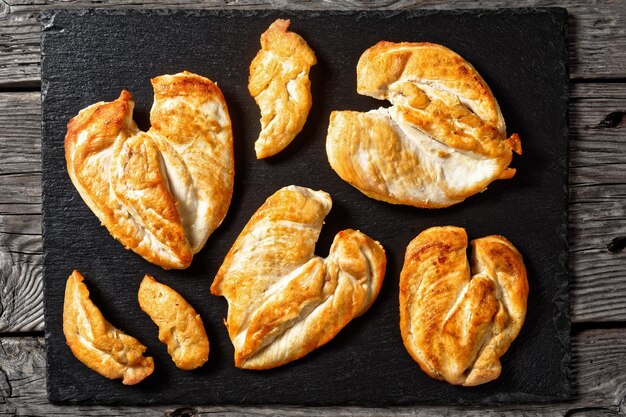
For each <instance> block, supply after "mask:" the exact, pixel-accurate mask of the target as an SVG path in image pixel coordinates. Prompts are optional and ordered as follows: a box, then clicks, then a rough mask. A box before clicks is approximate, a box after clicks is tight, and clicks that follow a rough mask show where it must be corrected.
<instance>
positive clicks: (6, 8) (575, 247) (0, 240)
mask: <svg viewBox="0 0 626 417" xmlns="http://www.w3.org/2000/svg"><path fill="white" fill-rule="evenodd" d="M521 6H561V7H566V8H567V9H568V11H569V13H570V66H571V68H570V70H571V79H572V99H571V105H570V129H571V139H570V228H569V230H570V237H569V240H570V271H571V278H570V279H571V287H570V288H571V316H572V321H573V323H574V326H573V335H572V351H573V360H572V362H573V363H572V373H573V381H574V397H573V398H572V400H571V401H569V402H566V403H561V404H549V405H531V406H512V405H511V406H500V407H491V408H490V409H488V410H487V409H485V408H472V407H462V408H461V407H452V408H450V407H411V408H406V407H405V408H396V409H367V408H318V409H303V408H298V407H283V408H280V407H279V408H277V407H272V408H268V407H253V408H245V409H242V408H237V407H190V406H185V405H181V406H171V407H150V408H128V407H120V408H111V407H78V406H64V407H61V406H52V405H50V404H48V402H47V400H46V395H45V376H44V371H45V356H44V351H43V343H44V341H43V338H42V337H40V336H41V334H42V333H41V332H42V330H43V294H42V289H41V288H42V285H41V284H42V276H41V261H42V259H41V258H42V255H41V219H40V214H41V197H40V191H41V187H40V181H41V170H40V160H41V152H40V144H41V138H40V130H39V121H40V115H39V113H40V104H39V86H40V77H39V61H40V57H39V34H40V29H39V23H38V14H39V12H40V11H41V10H45V9H51V8H85V7H131V8H216V7H217V8H224V7H233V8H235V7H238V8H269V7H286V8H292V9H325V8H332V9H349V8H363V7H368V8H373V7H380V8H393V9H401V8H408V7H424V8H475V7H521ZM540 212H541V203H540V202H538V208H537V214H538V215H540ZM624 246H626V1H624V0H590V1H585V0H567V1H560V2H558V1H557V2H554V1H539V0H524V1H516V0H498V1H472V0H453V1H447V2H445V3H444V2H439V1H433V0H424V1H397V0H396V1H393V0H377V1H357V0H344V1H339V0H331V1H328V0H327V1H321V0H318V1H313V0H300V1H287V0H268V1H258V0H256V1H246V0H243V1H236V0H226V1H200V2H194V1H190V0H189V1H177V2H168V1H131V0H117V1H111V2H102V1H97V0H94V1H84V0H80V1H63V2H53V1H41V0H0V415H20V416H22V415H33V416H53V415H64V416H65V415H76V416H104V415H136V416H140V415H142V416H143V415H145V416H155V415H156V416H192V415H194V416H198V415H202V416H206V415H225V416H241V415H258V416H270V415H271V416H274V415H284V416H313V415H320V416H335V415H339V416H347V415H356V416H374V415H393V416H431V415H442V416H443V415H446V416H448V415H459V414H461V415H468V416H482V415H488V416H495V415H506V416H519V415H554V416H557V415H558V416H565V415H566V416H609V415H611V416H614V415H626V401H625V400H626V250H624V249H623V248H624Z"/></svg>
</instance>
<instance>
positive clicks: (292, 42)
mask: <svg viewBox="0 0 626 417" xmlns="http://www.w3.org/2000/svg"><path fill="white" fill-rule="evenodd" d="M289 24H290V21H289V20H283V19H278V20H276V21H275V22H274V23H272V24H271V26H270V27H269V29H267V30H266V31H265V33H263V35H261V50H260V51H259V52H258V53H257V55H256V57H255V58H254V60H253V61H252V63H251V64H250V78H249V80H248V90H249V91H250V94H251V95H252V97H254V100H255V101H256V103H257V105H258V106H259V108H260V110H261V133H260V134H259V138H258V139H257V141H256V142H255V144H254V150H255V152H256V157H257V159H262V158H267V157H270V156H273V155H276V154H277V153H278V152H280V151H282V150H283V149H285V147H287V145H289V144H290V143H291V141H292V140H293V139H294V138H295V137H296V135H297V134H298V133H300V131H301V130H302V128H303V127H304V123H305V122H306V118H307V116H308V115H309V110H310V109H311V82H310V80H309V71H310V69H311V67H312V66H313V65H315V64H316V63H317V61H316V59H315V54H314V52H313V50H312V49H311V48H310V47H309V45H308V44H307V43H306V41H305V40H304V39H302V37H301V36H300V35H298V34H297V33H294V32H289V31H288V30H287V29H288V28H289Z"/></svg>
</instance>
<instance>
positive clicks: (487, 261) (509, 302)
mask: <svg viewBox="0 0 626 417" xmlns="http://www.w3.org/2000/svg"><path fill="white" fill-rule="evenodd" d="M471 245H472V259H471V263H470V262H468V260H467V255H466V250H467V234H466V233H465V230H464V229H462V228H460V227H453V226H445V227H433V228H430V229H427V230H425V231H423V232H422V233H420V234H419V235H418V236H417V237H416V238H415V239H413V241H412V242H411V243H410V244H409V246H408V247H407V250H406V256H405V258H404V267H403V268H402V272H401V274H400V330H401V332H402V339H403V340H404V346H405V347H406V349H407V351H408V352H409V353H410V354H411V356H412V357H413V359H414V360H415V361H416V362H417V363H418V364H419V366H420V368H422V370H423V371H424V372H426V373H427V374H428V375H430V376H431V377H433V378H436V379H440V380H445V381H448V382H449V383H451V384H455V385H465V386H473V385H479V384H484V383H485V382H489V381H491V380H494V379H496V378H498V377H499V376H500V372H501V370H502V366H501V364H500V357H501V356H502V355H504V353H505V352H506V351H507V350H508V348H509V346H510V345H511V342H513V340H514V339H515V338H516V337H517V335H518V334H519V332H520V329H521V328H522V324H524V318H525V317H526V300H527V298H528V281H527V278H526V268H525V267H524V262H523V260H522V256H521V255H520V253H519V252H518V251H517V249H515V247H514V246H513V244H511V242H509V241H508V240H507V239H505V238H504V237H502V236H487V237H484V238H481V239H476V240H474V241H472V244H471Z"/></svg>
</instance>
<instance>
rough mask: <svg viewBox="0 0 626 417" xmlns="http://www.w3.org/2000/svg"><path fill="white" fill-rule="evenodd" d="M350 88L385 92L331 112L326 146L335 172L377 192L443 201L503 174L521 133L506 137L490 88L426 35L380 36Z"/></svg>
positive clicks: (429, 204)
mask: <svg viewBox="0 0 626 417" xmlns="http://www.w3.org/2000/svg"><path fill="white" fill-rule="evenodd" d="M357 91H358V92H359V93H360V94H363V95H367V96H371V97H374V98H378V99H381V100H389V101H390V102H391V103H392V106H391V107H388V108H379V109H377V110H371V111H369V112H366V113H360V112H355V111H334V112H332V113H331V116H330V125H329V128H328V135H327V139H326V153H327V155H328V160H329V162H330V165H331V166H332V168H333V169H334V170H335V171H336V172H337V174H339V176H340V177H341V178H342V179H343V180H345V181H346V182H348V183H350V184H351V185H353V186H354V187H356V188H357V189H359V190H360V191H361V192H363V193H364V194H366V195H367V196H369V197H372V198H375V199H377V200H382V201H387V202H389V203H393V204H406V205H412V206H416V207H424V208H439V207H447V206H450V205H453V204H456V203H459V202H461V201H463V200H465V199H466V198H467V197H469V196H471V195H473V194H476V193H478V192H481V191H483V190H485V189H486V188H487V185H489V184H490V183H491V182H492V181H494V180H496V179H507V178H511V177H512V176H513V175H514V174H515V170H514V169H512V168H509V167H508V166H509V164H510V163H511V159H512V151H515V152H517V153H521V145H520V141H519V137H518V136H517V135H513V136H511V137H510V138H508V139H507V138H506V135H505V134H506V127H505V124H504V119H503V117H502V114H501V112H500V108H499V107H498V103H497V102H496V99H495V97H494V96H493V94H492V93H491V91H490V90H489V87H488V86H487V84H486V83H485V81H484V80H483V79H482V78H481V76H480V75H479V74H478V72H476V70H475V69H474V67H472V66H471V65H470V64H469V63H468V62H467V61H465V60H464V59H463V58H461V57H460V56H459V55H457V54H456V53H454V52H452V51H451V50H449V49H447V48H445V47H443V46H441V45H435V44H430V43H392V42H379V43H378V44H377V45H375V46H373V47H372V48H370V49H368V50H367V51H365V52H364V53H363V55H361V58H360V59H359V63H358V66H357Z"/></svg>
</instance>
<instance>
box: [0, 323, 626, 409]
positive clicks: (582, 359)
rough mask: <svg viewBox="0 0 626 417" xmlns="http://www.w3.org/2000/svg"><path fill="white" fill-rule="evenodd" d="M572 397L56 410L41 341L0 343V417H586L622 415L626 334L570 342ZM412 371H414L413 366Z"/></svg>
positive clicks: (584, 335) (595, 334)
mask: <svg viewBox="0 0 626 417" xmlns="http://www.w3.org/2000/svg"><path fill="white" fill-rule="evenodd" d="M572 353H573V356H572V381H573V388H574V392H575V399H574V400H573V401H571V402H567V403H560V404H542V405H524V406H519V405H504V406H499V407H497V408H495V407H493V408H491V409H488V408H486V407H484V406H483V407H468V406H463V407H458V406H457V407H432V406H419V407H418V406H416V407H401V408H361V407H325V408H313V409H311V408H307V409H304V408H301V407H246V408H241V407H234V406H226V407H224V406H220V407H210V406H202V407H185V406H181V407H176V406H153V407H108V406H107V407H99V406H88V407H86V406H55V405H51V404H48V403H47V401H46V400H45V398H46V391H45V389H46V388H45V352H44V341H43V338H33V337H21V338H19V337H6V338H2V339H0V416H4V415H11V416H14V415H16V416H23V415H29V416H57V415H63V416H85V417H86V416H112V415H132V416H167V417H170V416H171V417H174V416H214V415H220V416H230V417H239V416H244V415H246V416H277V415H281V416H294V417H295V416H305V415H306V416H313V415H318V416H356V417H369V416H412V417H422V416H450V415H464V416H474V417H478V416H538V415H542V416H566V415H567V416H585V415H589V416H591V415H593V416H599V415H613V416H614V415H626V413H625V412H624V411H625V410H624V407H623V404H622V403H623V401H624V396H626V333H625V332H623V331H621V330H590V331H584V332H581V333H578V334H576V335H574V337H573V338H572ZM416 372H419V370H417V367H416Z"/></svg>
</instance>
